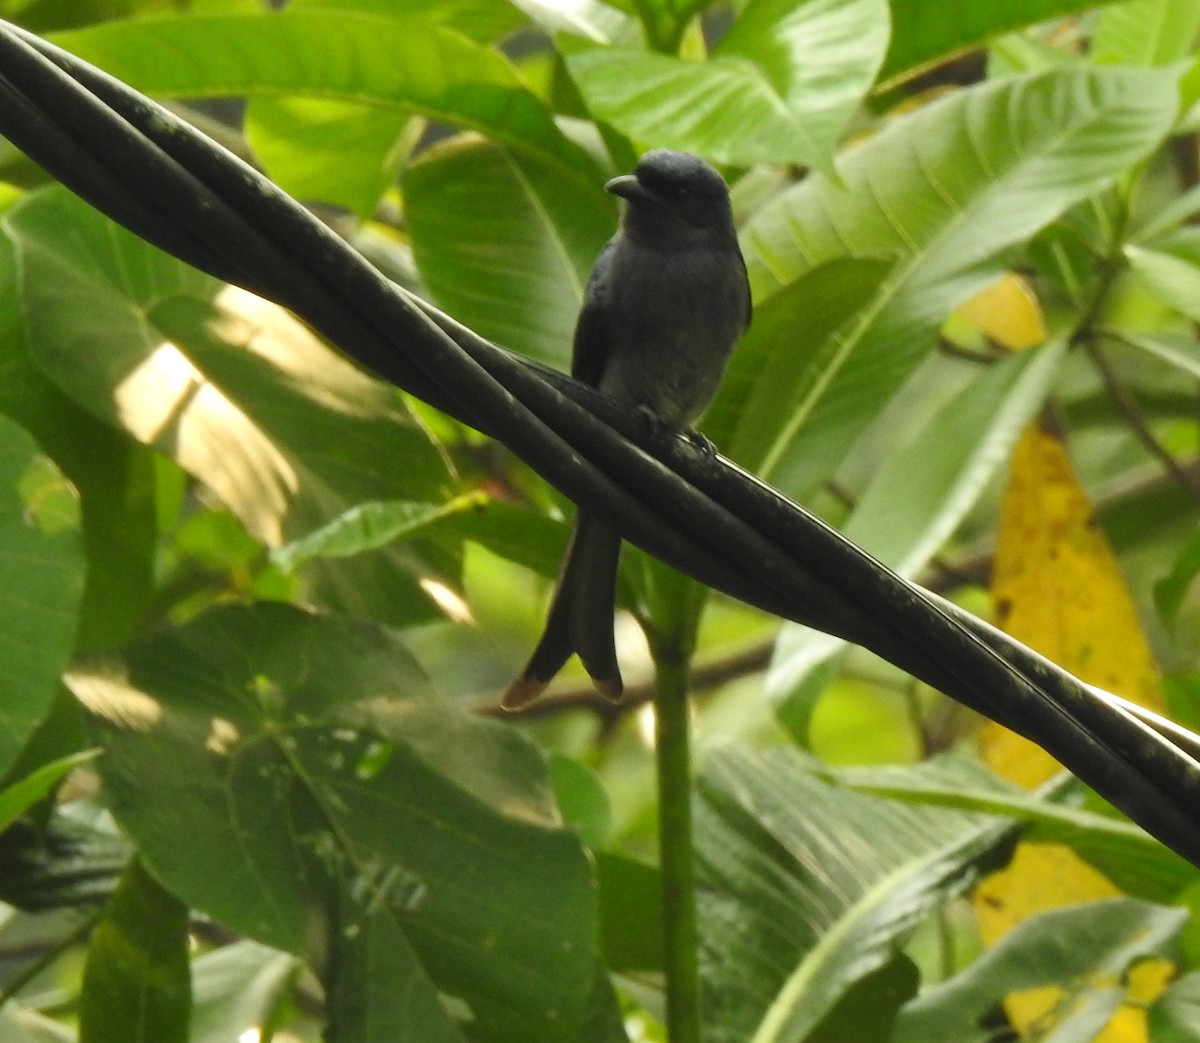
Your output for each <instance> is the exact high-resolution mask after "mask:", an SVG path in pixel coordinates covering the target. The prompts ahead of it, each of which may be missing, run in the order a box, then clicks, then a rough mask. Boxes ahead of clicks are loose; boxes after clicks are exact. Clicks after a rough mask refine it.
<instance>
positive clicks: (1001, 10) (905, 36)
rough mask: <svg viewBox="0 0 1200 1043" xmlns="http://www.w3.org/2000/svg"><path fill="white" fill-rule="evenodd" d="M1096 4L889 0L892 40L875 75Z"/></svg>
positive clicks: (913, 68) (911, 67) (910, 69)
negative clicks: (944, 2)
mask: <svg viewBox="0 0 1200 1043" xmlns="http://www.w3.org/2000/svg"><path fill="white" fill-rule="evenodd" d="M1100 2H1101V3H1103V2H1104V0H1100ZM1097 6H1098V3H1097V0H988V3H986V4H978V3H970V2H969V0H968V2H963V3H956V4H930V3H926V2H925V0H891V7H892V25H893V29H892V43H891V47H890V48H888V54H887V61H886V62H885V63H884V66H883V72H882V74H881V79H883V80H885V81H893V80H898V79H902V78H903V77H904V76H905V75H906V74H908V75H911V74H913V73H916V72H920V71H921V70H922V69H923V68H924V67H925V66H927V65H929V64H931V63H933V62H935V61H937V60H938V59H939V58H948V57H952V56H953V55H956V54H959V53H961V52H963V51H968V50H971V49H973V48H976V47H981V46H983V45H984V44H986V43H987V42H988V40H990V39H991V38H992V37H995V36H998V35H1000V34H1001V33H1006V32H1009V31H1011V30H1013V29H1019V28H1021V27H1022V26H1025V25H1032V24H1033V23H1034V22H1044V21H1048V20H1050V19H1051V18H1057V17H1060V16H1062V15H1069V14H1074V13H1075V12H1077V11H1082V10H1085V9H1086V8H1089V7H1097Z"/></svg>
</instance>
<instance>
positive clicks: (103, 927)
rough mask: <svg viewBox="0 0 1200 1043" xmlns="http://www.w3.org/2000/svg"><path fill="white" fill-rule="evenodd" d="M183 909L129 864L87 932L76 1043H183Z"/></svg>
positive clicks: (187, 980)
mask: <svg viewBox="0 0 1200 1043" xmlns="http://www.w3.org/2000/svg"><path fill="white" fill-rule="evenodd" d="M191 1008H192V994H191V975H190V968H189V966H188V910H187V906H185V905H184V904H183V903H182V902H180V901H179V899H177V898H176V897H175V896H174V895H172V894H170V893H169V892H168V891H166V890H164V889H163V888H162V886H161V885H160V884H159V883H158V882H157V881H156V880H154V878H153V877H151V876H150V874H149V873H147V872H146V870H145V869H144V868H143V867H142V864H141V863H140V862H139V861H138V860H137V859H134V860H133V861H132V862H131V863H130V864H129V868H128V869H127V870H126V871H125V874H124V875H123V876H122V878H121V883H120V884H119V885H118V886H117V890H116V893H115V894H114V895H113V898H112V901H111V902H110V903H109V907H108V909H107V910H106V911H105V913H104V916H103V917H102V918H101V920H100V922H99V923H98V924H97V925H96V929H95V930H94V931H93V932H92V937H91V942H90V944H89V945H88V961H87V966H86V968H85V969H84V973H83V995H82V999H81V1007H80V1013H79V1022H80V1024H79V1038H80V1043H109V1041H111V1043H187V1041H188V1040H189V1039H190V1034H189V1031H188V1026H189V1021H190V1018H191Z"/></svg>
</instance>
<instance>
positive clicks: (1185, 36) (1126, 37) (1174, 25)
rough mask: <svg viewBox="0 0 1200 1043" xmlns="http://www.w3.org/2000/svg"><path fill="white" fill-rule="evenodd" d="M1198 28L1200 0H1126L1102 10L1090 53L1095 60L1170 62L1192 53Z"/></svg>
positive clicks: (1146, 62) (1152, 63) (1144, 62)
mask: <svg viewBox="0 0 1200 1043" xmlns="http://www.w3.org/2000/svg"><path fill="white" fill-rule="evenodd" d="M1197 31H1200V2H1198V0H1123V2H1122V3H1118V4H1110V5H1109V6H1108V7H1106V8H1105V9H1104V11H1103V12H1102V13H1101V15H1100V20H1099V24H1098V25H1097V27H1096V34H1095V36H1094V37H1093V39H1092V47H1091V55H1090V56H1091V59H1092V61H1095V62H1123V63H1124V64H1126V65H1169V64H1170V63H1171V62H1174V61H1178V60H1179V59H1180V58H1184V57H1186V56H1188V55H1190V54H1191V53H1192V48H1193V47H1194V46H1195V43H1196V33H1197Z"/></svg>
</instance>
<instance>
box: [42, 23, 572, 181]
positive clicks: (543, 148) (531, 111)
mask: <svg viewBox="0 0 1200 1043" xmlns="http://www.w3.org/2000/svg"><path fill="white" fill-rule="evenodd" d="M53 40H54V42H55V43H57V44H59V45H60V46H62V47H64V48H65V49H66V50H68V51H71V52H72V53H73V54H77V55H78V56H79V57H81V58H83V59H85V60H86V61H89V62H92V63H94V64H96V65H98V66H100V67H101V68H103V69H104V70H105V71H107V72H111V73H112V74H113V75H114V76H118V77H119V78H120V79H122V80H124V81H125V82H126V83H128V84H130V85H131V86H133V87H136V88H137V89H138V90H140V91H143V92H144V93H146V94H152V95H158V96H170V97H196V96H200V97H213V96H221V97H227V96H235V97H250V96H255V95H279V94H313V95H318V96H321V97H325V98H331V99H341V100H343V101H356V102H364V101H366V102H370V103H371V104H374V105H383V106H387V107H390V108H401V109H404V110H405V111H412V112H416V113H419V114H421V115H425V116H428V117H430V118H433V119H438V120H441V121H443V122H446V123H451V124H454V125H457V126H460V127H465V128H470V129H474V130H478V131H481V132H483V133H485V134H487V135H488V136H490V137H492V138H495V139H496V140H498V141H503V142H505V143H507V144H509V145H513V146H516V147H518V148H524V149H527V150H531V151H534V152H538V153H541V154H543V155H545V156H547V157H550V158H553V159H555V160H556V161H557V162H560V163H564V164H566V165H567V166H572V167H576V168H579V169H583V170H592V169H593V165H592V162H591V160H590V159H588V157H587V154H586V153H585V152H583V150H582V149H580V148H579V147H578V146H576V145H574V144H572V143H571V141H570V140H569V139H568V138H566V137H565V136H564V135H563V134H562V132H561V131H560V130H559V129H558V127H557V126H556V125H555V123H554V120H553V118H552V117H551V114H550V112H549V110H548V109H547V108H546V107H545V106H544V105H543V104H542V102H541V101H539V100H538V99H537V97H535V96H534V95H533V93H532V92H530V91H529V90H528V88H526V87H525V86H524V85H523V84H522V82H521V80H520V77H519V76H518V75H517V73H516V71H515V70H514V69H513V68H512V66H511V65H510V64H509V63H508V62H507V61H506V60H505V58H504V57H503V56H502V55H500V54H499V53H498V52H496V51H494V50H491V49H489V48H487V47H483V46H480V45H479V44H476V43H473V42H472V41H471V40H469V39H467V38H466V37H465V36H461V35H459V34H458V33H457V32H455V31H453V30H451V29H446V28H443V27H441V26H436V25H432V24H430V23H429V22H428V21H425V20H423V19H403V18H393V17H384V16H381V15H377V14H365V13H360V12H356V11H336V10H334V11H329V10H299V11H282V12H281V11H274V12H267V13H261V14H253V15H239V14H231V15H187V16H174V17H162V18H155V19H149V20H145V21H137V22H109V23H106V24H102V25H97V26H92V27H90V28H87V29H78V30H74V31H71V32H66V33H59V34H56V35H55V36H54V37H53Z"/></svg>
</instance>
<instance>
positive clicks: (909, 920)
mask: <svg viewBox="0 0 1200 1043" xmlns="http://www.w3.org/2000/svg"><path fill="white" fill-rule="evenodd" d="M814 763H815V762H811V761H808V760H807V759H806V758H804V757H803V755H801V754H799V753H798V752H797V751H795V750H792V749H788V748H782V747H781V748H775V749H770V750H767V751H763V752H760V753H752V752H749V751H744V750H740V749H735V748H732V747H729V748H721V749H720V750H719V751H715V752H714V753H712V754H710V755H709V756H708V758H707V760H706V763H705V765H704V767H703V769H702V771H701V774H700V777H699V779H698V805H697V819H696V821H697V830H696V834H697V870H698V875H699V881H700V891H699V899H700V905H701V924H702V939H701V960H702V970H703V972H704V978H703V980H704V986H705V998H704V1002H705V1012H706V1024H708V1025H709V1026H710V1035H711V1037H712V1039H713V1040H714V1041H717V1043H721V1041H725V1040H729V1041H734V1040H736V1041H738V1043H743V1041H745V1040H747V1039H750V1038H753V1040H754V1041H755V1043H777V1041H784V1040H787V1041H793V1043H798V1041H800V1040H804V1039H807V1038H808V1037H809V1034H810V1033H811V1032H813V1031H814V1030H815V1029H817V1027H818V1026H819V1025H820V1024H821V1023H822V1021H823V1020H824V1019H825V1018H826V1017H828V1016H829V1015H830V1014H831V1013H832V1012H834V1011H835V1010H836V1008H837V1006H838V1004H839V1003H840V1002H841V1000H842V998H843V997H844V996H845V995H846V994H847V992H848V991H849V990H850V989H852V988H853V987H854V986H855V985H856V984H857V983H859V982H861V981H862V980H863V979H864V978H865V977H867V976H868V975H871V974H873V973H875V972H876V971H879V970H880V969H881V968H883V967H885V966H887V965H888V964H890V963H891V962H892V960H893V958H894V955H895V953H896V951H897V949H898V947H899V946H901V945H902V944H903V943H904V941H905V939H906V938H907V937H908V935H909V933H910V932H911V931H912V929H913V927H915V925H916V924H917V923H918V922H919V921H920V920H921V919H922V918H923V917H924V916H925V915H926V914H927V913H928V912H929V911H930V910H931V909H933V908H935V907H936V906H937V905H938V904H939V903H940V902H942V901H944V900H945V899H946V898H948V897H949V896H951V895H953V894H956V893H960V892H961V891H962V890H963V889H965V888H966V887H968V886H969V885H970V884H971V883H972V882H973V881H974V879H975V878H976V876H977V875H978V874H979V873H980V872H981V871H984V870H985V869H986V868H988V867H989V866H990V865H994V864H996V861H997V857H998V855H997V851H998V846H1001V845H1003V844H1004V841H1005V839H1006V837H1007V834H1008V830H1009V829H1010V827H1008V826H1003V825H1002V826H997V825H995V824H993V823H992V822H991V821H989V820H987V819H980V818H977V817H975V816H971V815H964V814H962V813H959V812H953V811H941V810H933V809H928V808H914V807H911V806H906V805H904V804H899V803H896V802H892V801H883V800H877V799H875V798H871V797H864V796H861V795H859V794H855V793H850V792H848V791H846V790H843V789H840V788H838V787H836V786H832V785H830V784H829V783H828V782H825V781H821V780H820V779H819V778H818V777H817V776H816V775H815V774H814V773H813V764H814ZM864 838H870V842H869V843H866V842H864ZM999 857H1003V855H1000V856H999ZM893 998H894V999H895V1003H896V1005H897V1006H898V1005H899V1003H900V1002H901V1001H902V999H903V990H897V991H896V992H894V993H893ZM882 1015H883V1012H882V1011H881V1012H880V1016H882Z"/></svg>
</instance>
